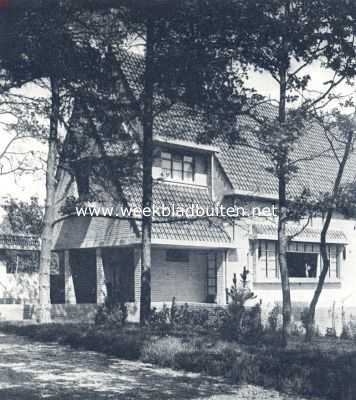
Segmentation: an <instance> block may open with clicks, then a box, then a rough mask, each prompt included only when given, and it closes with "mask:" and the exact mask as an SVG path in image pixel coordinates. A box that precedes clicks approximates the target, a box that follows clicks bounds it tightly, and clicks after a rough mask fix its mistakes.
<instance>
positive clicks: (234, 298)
mask: <svg viewBox="0 0 356 400" xmlns="http://www.w3.org/2000/svg"><path fill="white" fill-rule="evenodd" d="M248 273H249V271H247V270H246V268H244V271H243V273H242V274H241V285H240V286H238V285H237V279H236V274H234V278H233V285H232V286H231V288H230V290H228V291H227V295H228V297H229V298H230V302H229V304H228V315H227V318H226V319H225V321H224V326H223V327H222V334H223V336H224V337H225V338H227V339H230V340H231V339H232V340H244V339H247V338H252V337H255V336H258V333H259V332H260V331H261V308H260V305H257V306H255V307H252V308H251V310H249V311H246V308H245V304H246V302H247V301H248V300H250V299H255V298H256V296H255V295H254V293H253V292H252V291H251V290H250V288H248V286H247V275H248Z"/></svg>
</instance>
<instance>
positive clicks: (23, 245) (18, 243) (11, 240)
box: [0, 234, 40, 250]
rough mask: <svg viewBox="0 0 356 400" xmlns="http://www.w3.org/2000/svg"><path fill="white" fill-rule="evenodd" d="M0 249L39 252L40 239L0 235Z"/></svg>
mask: <svg viewBox="0 0 356 400" xmlns="http://www.w3.org/2000/svg"><path fill="white" fill-rule="evenodd" d="M0 249H5V250H40V239H39V237H37V236H29V235H19V234H0Z"/></svg>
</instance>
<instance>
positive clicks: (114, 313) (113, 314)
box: [95, 301, 127, 327]
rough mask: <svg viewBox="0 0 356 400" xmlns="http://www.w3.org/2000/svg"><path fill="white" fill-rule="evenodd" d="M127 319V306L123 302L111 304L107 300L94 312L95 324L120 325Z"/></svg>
mask: <svg viewBox="0 0 356 400" xmlns="http://www.w3.org/2000/svg"><path fill="white" fill-rule="evenodd" d="M126 319H127V307H126V305H125V304H124V303H122V304H113V303H110V302H108V301H106V302H105V304H103V305H102V306H100V307H99V308H98V310H97V312H96V314H95V325H98V326H100V325H108V326H114V327H122V326H123V325H124V324H125V322H126Z"/></svg>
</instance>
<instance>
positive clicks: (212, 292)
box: [207, 252, 217, 303]
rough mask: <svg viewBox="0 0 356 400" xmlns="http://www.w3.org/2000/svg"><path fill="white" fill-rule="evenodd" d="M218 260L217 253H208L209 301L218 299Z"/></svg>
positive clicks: (212, 301)
mask: <svg viewBox="0 0 356 400" xmlns="http://www.w3.org/2000/svg"><path fill="white" fill-rule="evenodd" d="M216 264H217V260H216V253H215V252H209V253H208V274H207V275H208V296H207V302H208V303H214V302H215V300H216V293H217V267H216Z"/></svg>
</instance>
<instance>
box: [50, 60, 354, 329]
mask: <svg viewBox="0 0 356 400" xmlns="http://www.w3.org/2000/svg"><path fill="white" fill-rule="evenodd" d="M120 57H122V58H121V63H120V71H121V73H120V75H119V78H118V79H119V81H120V91H121V92H120V93H123V94H125V93H126V92H127V91H130V93H131V94H132V93H133V96H134V97H135V96H136V98H139V92H140V90H142V85H141V83H140V82H141V77H142V76H141V75H140V74H142V61H141V59H140V57H139V56H135V55H132V54H125V55H124V56H120ZM140 71H141V72H140ZM80 106H81V105H80V104H79V105H77V109H76V110H75V112H73V117H72V124H71V127H72V128H71V131H70V134H69V142H68V143H70V146H72V147H73V143H78V142H81V143H82V139H83V138H85V137H86V136H85V135H83V132H85V130H88V129H90V127H89V126H87V125H85V123H84V124H80V123H79V122H80V121H81V120H82V119H83V118H82V115H81V110H80ZM263 112H265V113H266V114H273V113H274V112H275V111H274V108H273V107H272V106H270V105H266V106H265V107H264V108H263ZM245 122H246V121H245ZM203 126H204V121H203V120H202V116H201V115H200V114H199V113H194V112H192V110H189V109H188V107H187V106H186V105H184V104H174V105H172V106H171V107H169V108H168V109H166V110H164V111H162V112H161V113H159V114H158V116H157V117H156V118H155V122H154V144H155V159H154V166H153V171H152V172H153V177H154V189H153V191H154V194H153V197H154V204H155V205H166V206H167V205H169V207H172V206H174V205H179V206H181V207H182V208H185V209H186V208H188V207H190V206H192V205H193V206H195V205H199V206H201V207H203V208H204V209H205V210H206V209H209V210H211V209H214V207H216V206H217V205H222V206H224V207H225V208H227V207H243V208H244V209H246V210H249V211H250V213H249V214H250V215H249V216H245V217H241V218H238V219H234V220H233V221H232V220H231V218H230V219H229V218H224V219H221V218H215V217H214V216H213V217H209V218H207V217H206V216H205V217H203V218H191V219H189V218H188V219H183V220H182V219H181V220H179V219H175V220H174V221H173V222H172V220H170V221H164V220H163V219H162V218H157V219H156V220H155V221H154V224H153V232H152V271H151V290H152V292H151V296H152V304H153V306H160V305H162V304H163V303H169V302H170V301H171V300H172V297H175V298H176V300H177V301H178V302H187V303H190V304H192V305H193V304H194V305H200V304H204V305H205V306H207V305H208V304H219V305H224V304H226V302H227V299H226V288H228V287H230V286H231V283H232V279H233V275H234V274H239V273H241V272H242V270H243V268H244V267H247V269H248V270H249V271H250V275H249V280H250V282H249V284H250V285H251V287H252V289H253V291H254V292H255V293H256V294H257V296H258V297H259V298H260V299H261V301H262V304H263V306H264V307H263V309H264V310H269V309H271V308H272V307H273V305H274V304H275V303H277V302H280V301H281V288H280V278H279V268H278V262H277V258H276V244H277V241H276V239H277V228H276V217H275V216H274V215H273V213H272V214H268V213H267V215H266V214H265V213H264V212H261V213H260V215H259V213H258V212H256V213H255V214H253V215H252V214H251V211H256V210H257V211H258V210H262V211H263V210H266V208H267V210H268V209H270V210H273V207H274V206H275V205H276V202H277V181H276V178H275V177H274V176H273V175H271V174H270V173H269V172H268V171H267V167H268V163H269V161H268V159H267V158H266V156H265V155H264V154H262V153H261V152H259V151H257V150H253V149H251V148H246V147H245V146H242V145H241V146H235V147H230V146H228V144H226V143H225V142H224V141H223V139H221V140H218V141H216V142H215V143H214V144H201V143H200V142H199V140H198V138H199V135H200V134H201V133H202V131H203V129H204V128H203ZM134 129H137V131H140V122H139V121H135V126H134ZM126 130H130V127H129V128H128V127H127V126H126ZM78 138H79V139H78ZM85 140H87V141H88V142H85ZM84 142H85V143H84V146H83V145H81V147H80V156H79V157H77V158H72V159H70V160H69V159H68V160H67V161H66V160H64V161H63V165H65V168H63V169H62V170H61V171H60V174H59V186H58V190H57V204H58V210H60V209H61V210H62V212H60V211H58V215H57V220H56V223H55V239H54V248H53V250H54V252H55V253H56V254H57V255H58V259H59V265H60V268H59V270H58V274H57V275H58V276H57V277H56V278H54V277H53V279H55V280H56V282H57V285H52V288H51V290H52V300H55V301H54V302H55V303H56V304H55V305H54V310H57V311H55V312H54V315H55V316H62V317H63V316H66V315H69V314H70V313H72V315H74V314H75V312H74V310H75V309H78V310H79V309H81V310H84V311H83V313H89V312H93V310H95V307H96V305H98V304H101V303H103V302H104V300H105V297H106V296H111V297H112V298H113V299H115V300H116V301H120V302H125V303H127V305H128V309H129V317H128V318H129V320H131V321H137V319H138V315H139V312H138V307H139V299H140V276H141V264H140V226H139V223H137V221H135V219H134V218H130V217H127V216H125V213H123V211H122V209H121V210H119V208H120V207H119V205H120V206H122V205H124V206H125V207H131V208H135V207H137V206H139V205H140V199H141V190H142V189H141V187H140V183H139V182H134V183H130V182H124V183H123V184H121V178H120V179H119V178H118V181H120V182H118V186H120V188H119V189H118V187H117V186H115V185H114V186H113V185H112V184H108V180H107V179H105V178H104V179H100V170H98V171H99V173H96V175H95V174H94V175H93V174H91V173H90V171H91V168H92V166H93V163H92V161H91V160H93V159H98V158H100V156H103V153H100V152H99V150H98V148H97V147H96V145H93V143H92V142H90V140H88V139H84ZM82 144H83V143H82ZM68 146H69V145H68ZM70 146H69V147H68V149H72V147H70ZM325 146H327V144H326V141H325V140H323V132H322V130H321V128H320V127H319V126H318V125H316V124H313V123H311V124H310V125H309V126H308V129H306V133H305V136H304V138H303V140H302V141H301V142H300V144H299V146H298V147H297V149H296V157H298V158H300V159H302V161H300V162H299V164H298V165H299V171H298V174H297V176H296V178H295V179H293V180H292V181H291V182H290V184H289V187H288V192H289V195H290V196H293V195H294V194H297V193H300V192H301V190H302V189H303V188H308V189H310V190H311V191H312V192H314V193H319V192H327V191H328V190H330V185H331V183H332V179H333V177H334V176H335V173H336V168H337V163H336V160H335V159H334V158H333V156H332V154H331V152H330V151H329V149H328V148H327V147H325ZM102 147H103V149H104V151H105V157H108V158H110V160H113V159H115V157H119V155H120V154H121V152H122V147H120V140H117V139H116V140H115V135H114V136H110V135H109V137H103V146H102ZM103 149H101V151H102V150H103ZM69 153H70V151H69V150H68V152H67V154H69ZM316 155H317V156H316ZM69 158H70V157H69ZM69 170H72V173H70V172H68V171H69ZM98 171H96V172H98ZM354 171H356V156H355V155H354V156H353V157H352V158H351V159H350V161H349V163H348V166H347V171H346V179H348V180H351V179H353V176H354ZM112 174H113V175H114V174H115V170H112ZM91 190H93V192H94V193H95V204H96V205H100V206H102V205H105V206H109V207H113V206H114V209H115V213H114V216H111V217H108V215H104V212H103V211H101V212H99V214H97V216H90V215H86V216H84V215H80V216H78V215H77V214H75V213H74V214H73V213H71V212H63V205H64V204H65V199H68V198H69V197H70V196H73V197H74V198H78V197H79V198H88V195H89V192H90V191H91ZM118 210H119V211H118ZM321 224H322V218H314V219H313V220H312V221H311V222H310V224H309V225H308V226H307V227H306V228H305V229H304V230H301V229H300V228H301V226H302V222H301V223H299V224H298V223H294V224H289V226H288V230H289V231H290V232H291V234H293V235H294V234H297V233H298V232H299V231H300V230H301V232H300V233H299V234H297V235H296V236H295V237H294V238H293V240H292V241H291V242H290V244H289V250H288V264H289V272H290V283H291V295H292V301H293V304H294V306H295V307H294V309H295V310H299V311H300V310H301V307H303V306H304V305H306V304H307V303H308V302H310V300H311V297H312V294H313V291H314V288H315V287H316V283H317V278H318V274H319V271H320V268H321V258H320V251H319V244H318V242H319V237H320V230H321ZM354 229H355V220H354V219H351V218H347V217H345V216H343V215H341V214H338V215H336V216H335V218H334V219H333V221H332V224H331V227H330V230H329V234H328V238H327V240H328V250H329V253H330V257H331V268H330V271H329V275H328V277H327V280H326V283H325V288H324V290H323V293H322V296H321V299H320V310H321V311H320V312H319V314H318V316H317V319H318V323H319V325H320V326H321V327H324V328H325V327H327V326H328V325H330V324H331V322H330V318H331V314H330V313H333V310H335V309H336V308H337V309H338V310H339V311H340V308H341V306H343V307H345V309H346V308H347V310H348V311H347V312H349V313H351V312H352V311H353V307H356V295H354V287H355V283H356V282H355V280H356V275H355V274H354V272H353V268H354V267H355V266H356V235H355V231H354ZM355 310H356V308H355ZM299 311H298V312H299ZM297 314H298V313H296V318H298V315H297ZM299 314H300V313H299ZM334 314H335V313H334ZM334 314H333V315H334Z"/></svg>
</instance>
